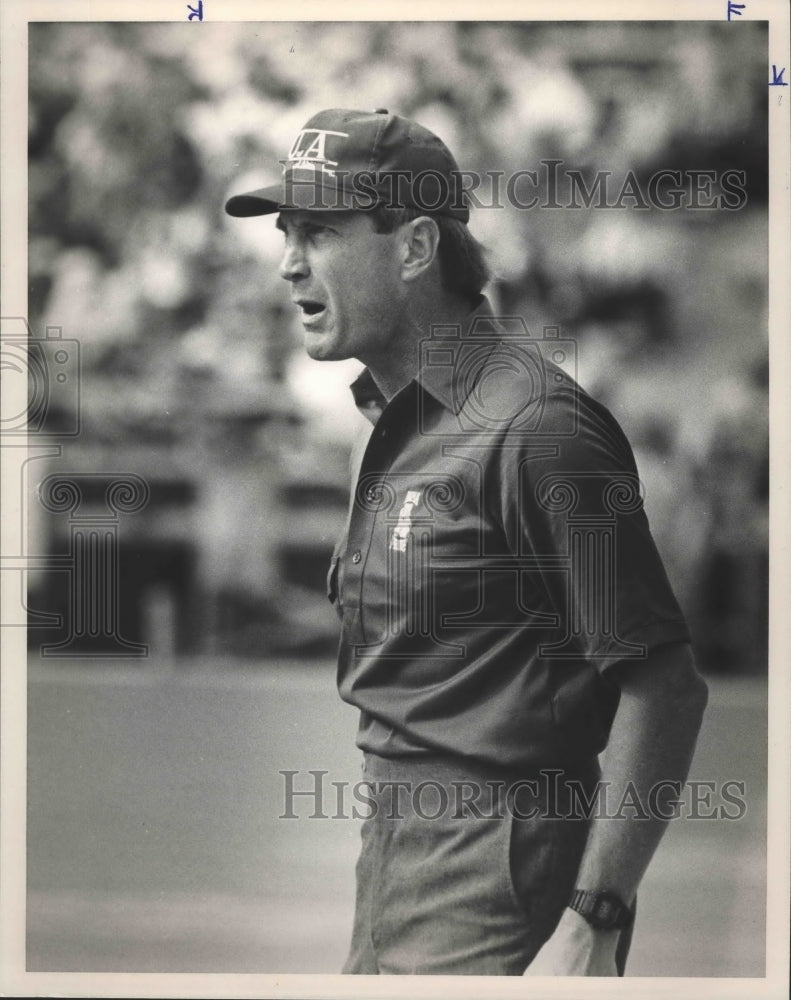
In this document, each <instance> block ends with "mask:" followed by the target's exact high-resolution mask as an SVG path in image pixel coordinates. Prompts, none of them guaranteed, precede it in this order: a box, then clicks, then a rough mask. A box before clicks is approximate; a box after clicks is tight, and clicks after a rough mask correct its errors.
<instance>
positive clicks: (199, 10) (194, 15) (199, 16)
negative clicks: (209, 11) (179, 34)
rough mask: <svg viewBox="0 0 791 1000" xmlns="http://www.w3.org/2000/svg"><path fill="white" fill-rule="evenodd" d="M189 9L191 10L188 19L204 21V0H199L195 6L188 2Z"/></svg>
mask: <svg viewBox="0 0 791 1000" xmlns="http://www.w3.org/2000/svg"><path fill="white" fill-rule="evenodd" d="M187 10H188V11H189V12H190V13H189V16H188V17H187V20H188V21H202V20H203V0H198V3H197V5H196V6H195V7H191V6H190V5H189V4H187Z"/></svg>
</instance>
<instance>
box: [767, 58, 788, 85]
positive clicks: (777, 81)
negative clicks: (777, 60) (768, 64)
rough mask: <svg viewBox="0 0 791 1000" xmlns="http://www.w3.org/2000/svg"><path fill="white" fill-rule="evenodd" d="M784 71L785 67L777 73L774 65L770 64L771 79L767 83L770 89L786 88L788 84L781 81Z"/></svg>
mask: <svg viewBox="0 0 791 1000" xmlns="http://www.w3.org/2000/svg"><path fill="white" fill-rule="evenodd" d="M785 71H786V68H785V66H783V68H782V69H781V70H780V71H779V72H778V70H777V66H775V64H774V63H772V79H771V80H770V81H769V86H770V87H787V86H788V84H787V83H786V81H785V80H784V79H783V73H785Z"/></svg>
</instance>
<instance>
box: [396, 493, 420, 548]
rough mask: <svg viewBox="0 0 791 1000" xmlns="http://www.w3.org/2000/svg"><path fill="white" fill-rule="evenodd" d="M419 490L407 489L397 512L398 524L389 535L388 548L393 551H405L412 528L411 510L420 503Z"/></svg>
mask: <svg viewBox="0 0 791 1000" xmlns="http://www.w3.org/2000/svg"><path fill="white" fill-rule="evenodd" d="M422 495H423V494H422V491H421V490H407V495H406V499H405V500H404V506H403V507H402V508H401V510H400V511H399V512H398V524H397V525H396V526H395V528H393V533H392V535H391V536H390V548H391V549H393V551H395V552H406V543H407V540H408V538H409V535H410V530H411V528H412V511H413V510H414V509H415V507H417V505H418V504H419V503H420V498H421V496H422Z"/></svg>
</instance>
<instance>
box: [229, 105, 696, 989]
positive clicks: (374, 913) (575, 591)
mask: <svg viewBox="0 0 791 1000" xmlns="http://www.w3.org/2000/svg"><path fill="white" fill-rule="evenodd" d="M462 180H463V178H462V176H461V175H460V173H459V171H458V168H457V166H456V163H455V161H454V159H453V157H452V156H451V154H450V152H449V151H448V150H447V148H446V147H445V146H444V144H443V143H442V142H441V141H440V140H439V139H438V138H437V137H436V136H434V135H433V134H432V133H430V132H429V131H427V130H426V129H424V128H422V127H421V126H420V125H418V124H417V123H415V122H411V121H409V120H407V119H404V118H402V117H399V116H397V115H392V114H389V113H388V112H387V111H386V110H383V109H379V110H377V111H374V112H370V113H367V112H360V111H342V110H329V111H323V112H320V113H319V114H317V115H315V116H314V117H313V118H312V119H311V120H310V121H309V122H308V123H307V124H306V126H305V128H304V129H303V130H302V131H301V132H300V134H299V136H298V137H297V140H296V141H295V143H294V145H293V147H292V149H291V151H290V153H289V156H288V159H287V160H286V161H285V164H284V173H283V181H282V184H281V185H275V186H273V187H272V188H265V189H262V190H260V191H256V192H252V193H250V194H248V195H240V196H236V197H234V198H231V199H230V201H229V202H228V204H227V206H226V208H227V211H228V212H229V213H230V214H231V215H237V216H249V215H265V214H270V213H278V219H277V225H278V227H279V228H280V229H281V230H282V231H283V233H284V238H285V251H284V256H283V260H282V264H281V270H280V273H281V275H282V277H283V278H284V279H285V280H286V281H287V282H288V283H289V285H290V287H291V295H292V298H293V300H294V303H295V304H296V306H297V308H298V309H299V310H300V317H301V320H302V325H303V328H304V330H305V344H306V349H307V352H308V354H309V355H310V356H311V357H312V358H315V359H317V360H339V359H344V358H350V357H354V358H357V359H359V360H360V361H361V362H362V363H363V364H364V365H365V366H366V367H365V370H364V371H363V373H362V375H361V376H360V377H359V378H358V379H357V380H356V382H355V383H354V385H353V386H352V390H353V392H354V395H355V400H356V402H357V404H358V406H359V408H360V409H361V411H362V412H363V413H364V414H365V415H366V417H367V418H368V420H369V422H370V423H371V425H372V427H371V429H370V431H369V432H368V433H367V434H366V436H365V439H364V440H362V441H361V442H360V444H359V447H357V448H356V449H355V454H354V456H353V463H354V466H355V469H354V478H353V483H352V499H351V504H350V510H349V516H348V521H347V525H346V530H345V531H344V534H343V537H342V539H341V540H340V541H339V544H338V545H337V547H336V549H335V553H334V556H333V559H332V564H331V567H330V574H329V578H328V585H329V586H328V590H329V596H330V599H331V600H332V601H333V602H334V603H335V604H336V606H337V609H338V612H339V615H340V617H341V622H342V627H341V629H342V630H341V643H340V652H339V662H338V685H339V690H340V694H341V697H343V698H344V699H345V700H347V701H349V702H350V703H352V704H354V705H356V706H358V707H359V708H360V729H359V734H358V745H359V746H360V747H361V748H362V750H363V751H364V765H363V768H364V772H365V775H366V779H367V782H368V783H369V788H370V792H371V794H370V797H369V800H368V801H369V803H370V805H371V811H370V815H369V816H368V818H367V819H366V820H365V822H364V824H363V831H362V850H361V854H360V859H359V862H358V865H357V902H356V910H355V924H354V930H353V939H352V945H351V950H350V954H349V957H348V959H347V963H346V966H345V970H344V971H346V972H350V973H362V974H376V973H414V974H424V973H445V974H478V975H487V974H488V975H491V974H506V975H519V974H522V973H524V972H525V971H526V970H527V971H529V973H530V974H547V975H616V974H623V966H624V960H625V955H626V951H627V950H628V946H629V938H630V935H631V927H632V921H633V918H634V905H635V896H636V892H637V888H638V884H639V882H640V879H641V877H642V875H643V873H644V871H645V869H646V866H647V865H648V862H649V860H650V858H651V856H652V855H653V853H654V850H655V848H656V846H657V844H658V842H659V839H660V837H661V835H662V833H663V831H664V828H665V826H666V821H667V819H668V818H670V816H671V815H672V802H671V801H669V799H677V798H678V796H679V795H680V792H681V785H682V783H683V781H684V780H685V778H686V774H687V771H688V767H689V764H690V760H691V757H692V753H693V750H694V745H695V741H696V738H697V733H698V729H699V726H700V722H701V717H702V713H703V710H704V707H705V702H706V687H705V685H704V683H703V681H702V680H701V679H700V677H699V676H698V674H697V673H696V671H695V667H694V665H693V660H692V655H691V652H690V647H689V635H688V631H687V627H686V625H685V623H684V621H683V618H682V615H681V612H680V611H679V609H678V606H677V604H676V602H675V599H674V597H673V594H672V593H671V590H670V587H669V585H668V582H667V579H666V577H665V573H664V570H663V568H662V565H661V561H660V559H659V556H658V554H657V552H656V549H655V547H654V544H653V541H652V539H651V536H650V533H649V530H648V524H647V520H646V518H645V515H644V512H643V510H642V506H641V502H640V495H639V489H638V485H639V484H638V481H637V477H636V471H635V468H634V461H633V458H632V454H631V450H630V448H629V445H628V443H627V442H626V439H625V438H624V436H623V433H622V432H621V430H620V428H619V427H618V425H617V424H616V423H615V421H614V420H613V418H612V417H611V416H610V414H609V413H608V412H607V411H606V410H605V409H604V408H603V407H601V406H599V405H598V404H597V403H595V402H594V401H593V400H592V399H590V397H588V396H587V395H586V394H585V393H584V392H583V391H582V390H581V389H580V388H579V386H577V385H576V383H575V382H574V381H573V380H572V379H571V378H570V377H569V376H568V375H566V374H565V373H564V372H563V370H562V369H561V368H560V367H559V366H558V364H556V362H558V361H562V358H563V355H564V353H566V354H567V353H568V352H569V351H570V350H571V349H572V348H571V346H569V345H568V344H566V342H564V341H561V340H559V339H558V338H557V337H555V336H553V331H551V330H550V331H547V334H548V335H547V337H545V338H542V339H537V338H535V337H530V336H529V335H528V333H527V331H526V330H525V329H524V324H522V323H521V321H520V320H519V319H518V318H513V317H510V318H503V317H501V318H499V319H498V318H495V317H493V316H492V315H491V310H490V308H489V306H488V303H487V301H486V299H485V298H483V297H482V295H481V290H482V288H483V285H484V283H485V281H486V278H487V274H486V267H485V265H484V263H483V257H482V254H481V249H480V247H479V245H478V244H477V243H476V242H475V240H474V239H473V238H472V237H471V236H470V234H469V232H468V230H467V222H468V218H469V210H468V207H467V204H466V200H465V196H464V192H463V190H462ZM602 751H603V753H602ZM600 753H601V754H602V756H601V763H599V760H598V755H599V754H600ZM600 768H601V770H600ZM600 779H601V780H600ZM602 789H603V790H604V791H605V792H606V793H607V802H609V803H611V805H610V807H609V809H608V808H605V809H603V810H602V809H600V808H598V807H596V808H594V807H592V806H591V803H592V802H594V801H598V799H597V796H598V795H599V793H600V792H601V791H602ZM660 789H661V791H662V792H663V793H664V797H663V798H662V799H661V801H660V798H659V797H658V790H660ZM580 803H583V806H584V807H583V808H580ZM612 803H615V810H614V815H613V807H612ZM624 803H628V805H629V808H626V807H625V806H624ZM646 803H648V804H649V805H650V809H649V808H648V807H647V806H646ZM668 972H669V973H671V972H672V970H668Z"/></svg>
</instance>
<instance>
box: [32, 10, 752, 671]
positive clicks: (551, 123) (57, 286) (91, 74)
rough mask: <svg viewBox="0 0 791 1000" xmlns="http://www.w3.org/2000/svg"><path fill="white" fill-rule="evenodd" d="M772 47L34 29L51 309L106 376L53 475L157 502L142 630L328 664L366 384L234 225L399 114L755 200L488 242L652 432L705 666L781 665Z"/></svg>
mask: <svg viewBox="0 0 791 1000" xmlns="http://www.w3.org/2000/svg"><path fill="white" fill-rule="evenodd" d="M766 45H767V36H766V27H765V25H762V24H761V23H760V22H744V23H738V24H728V23H727V22H683V23H682V22H679V23H670V22H656V23H651V24H639V23H636V22H635V23H627V24H620V23H615V22H612V23H610V22H602V23H592V22H591V23H567V24H556V23H551V22H545V23H527V22H525V23H522V22H507V23H487V22H480V23H479V22H465V23H452V22H448V23H435V22H403V23H398V24H390V23H387V22H377V23H368V22H349V23H317V22H301V23H296V24H289V23H250V24H231V23H226V24H210V23H202V24H197V23H190V24H187V23H184V24H164V23H162V24H143V23H141V24H110V23H107V24H79V23H72V24H54V23H53V24H45V23H39V24H31V25H30V46H29V59H30V77H29V80H30V111H29V123H30V124H29V129H30V136H29V142H30V148H29V164H30V169H29V209H30V215H29V219H30V222H29V262H28V263H29V282H30V302H29V319H30V324H31V327H32V328H33V330H34V332H37V333H41V332H43V331H44V330H45V329H46V327H48V326H56V327H60V328H61V329H62V331H63V336H64V337H70V338H74V339H76V340H78V341H79V344H80V355H81V370H80V388H81V396H80V407H81V418H82V423H81V428H82V430H81V434H80V436H79V437H78V438H77V439H75V440H72V441H69V443H68V445H67V447H65V448H64V453H63V456H62V458H61V459H60V460H58V461H59V462H60V463H61V464H60V465H59V466H57V468H59V469H60V470H74V469H82V470H94V471H97V472H107V473H108V474H109V473H114V472H119V471H134V472H137V473H138V474H140V475H142V476H143V477H144V478H145V479H146V480H147V481H148V482H150V483H151V487H152V489H151V500H150V503H149V505H148V507H147V508H146V510H145V511H143V512H141V513H140V514H138V515H135V518H132V517H130V518H128V519H127V521H125V522H124V523H123V525H122V526H121V529H120V530H121V549H122V552H121V557H122V560H123V581H124V582H125V585H126V587H127V592H126V597H125V608H126V610H125V618H124V628H126V629H127V631H128V632H130V633H133V634H134V636H136V637H140V638H142V639H143V640H145V641H148V642H150V643H151V644H152V646H153V647H154V649H155V651H156V650H159V651H160V652H175V653H193V654H195V653H208V654H213V653H214V654H216V653H218V652H228V653H232V654H238V655H244V656H258V655H275V654H278V655H279V654H283V653H289V652H295V653H300V654H304V653H306V652H309V651H316V652H325V651H327V650H329V649H331V648H332V645H333V642H334V630H335V622H334V618H333V617H332V616H331V613H330V611H329V609H328V608H327V607H325V605H326V601H325V600H324V596H323V581H324V574H325V571H326V570H325V562H326V559H327V555H328V552H329V550H330V549H331V547H332V543H333V540H334V534H335V532H336V531H337V530H338V528H339V526H340V524H341V521H342V517H343V508H344V502H345V500H344V490H345V488H346V459H347V455H348V448H349V441H350V436H351V434H352V433H353V429H354V426H355V415H354V413H353V409H352V406H351V401H350V399H347V396H348V393H347V391H346V383H348V382H349V381H351V378H352V377H353V375H354V365H352V366H351V367H350V366H348V365H345V364H341V365H338V366H334V365H330V366H327V367H326V368H325V369H324V370H320V369H321V366H319V365H316V364H315V363H313V362H309V361H306V359H305V358H304V357H303V356H302V354H301V352H300V337H299V330H298V327H297V324H296V322H295V318H294V317H293V316H292V313H291V310H290V306H289V301H288V295H287V290H286V289H285V287H280V286H281V285H284V283H283V282H282V281H281V280H280V279H279V277H278V275H277V269H276V263H277V261H278V259H279V254H280V249H281V237H280V234H278V233H277V232H276V231H275V230H274V227H273V225H272V222H271V220H260V219H251V220H230V219H228V218H227V217H226V216H224V214H223V203H224V201H225V200H226V198H227V197H228V195H229V194H231V193H236V192H237V191H239V190H246V189H249V188H250V187H254V186H257V185H258V183H259V182H260V183H264V182H266V181H267V180H269V179H271V178H273V177H276V176H277V174H278V172H279V165H278V161H279V160H280V159H282V158H283V157H284V155H285V153H286V151H287V150H288V148H289V147H290V144H291V142H292V141H293V138H294V136H295V135H296V133H297V132H298V131H299V129H300V128H301V127H302V125H303V124H304V122H305V121H306V120H307V119H308V118H309V117H310V116H311V115H312V114H313V113H315V112H316V111H317V110H319V109H320V108H322V107H349V106H351V107H370V108H373V107H387V108H389V109H390V110H391V111H396V112H399V113H403V114H406V115H408V116H411V117H414V118H416V119H417V120H418V121H420V122H422V123H423V124H425V125H426V126H428V127H429V128H431V129H433V130H434V131H436V132H437V133H438V134H439V135H440V136H442V138H443V139H444V140H445V141H446V142H447V144H448V145H449V146H450V147H451V149H452V150H453V151H454V153H455V154H456V158H457V160H458V161H459V163H460V165H461V166H462V167H464V168H465V169H469V170H478V171H493V170H498V171H503V172H504V173H505V175H510V174H512V173H514V172H515V171H518V170H525V169H537V165H538V164H539V163H540V162H541V161H546V160H550V159H556V160H561V161H562V162H563V164H564V169H571V170H580V171H583V172H584V173H585V176H586V177H593V176H595V175H596V172H597V171H608V172H610V174H611V176H612V178H613V179H614V182H615V188H616V190H617V189H618V188H619V187H620V181H621V179H622V178H624V177H625V176H626V174H627V172H628V171H632V172H633V174H634V176H635V178H636V179H637V181H638V182H640V183H641V184H642V183H645V182H647V180H648V179H649V178H650V177H651V176H652V175H654V174H655V173H656V172H657V171H659V170H680V171H694V170H705V171H713V172H715V175H721V174H722V173H723V172H724V171H737V172H740V174H739V176H743V178H744V183H743V189H744V192H745V198H744V202H743V204H741V205H740V206H739V207H738V209H736V210H730V209H724V208H719V209H716V210H710V209H709V210H707V209H690V208H681V209H678V210H673V211H670V210H662V209H658V208H655V207H651V208H647V209H645V208H638V207H634V206H632V205H630V204H629V203H627V204H626V205H624V206H622V207H620V208H596V207H591V208H583V207H578V208H573V209H565V210H557V209H543V210H519V209H518V208H515V207H513V206H511V207H510V208H509V207H503V208H500V209H486V208H479V209H477V210H475V211H474V212H473V219H472V222H471V228H472V229H473V231H474V232H475V234H476V235H477V236H478V237H479V239H481V240H482V241H483V243H484V244H485V245H486V246H487V247H488V249H489V252H490V256H491V263H492V267H493V272H494V276H495V277H494V281H493V282H492V287H491V291H490V294H491V298H492V301H493V303H494V306H495V309H496V310H500V311H502V312H503V313H507V314H516V313H518V314H519V315H521V316H523V317H524V318H525V320H526V321H527V324H528V326H529V328H530V330H531V332H534V333H536V335H539V336H540V334H541V330H542V328H543V327H544V326H547V325H550V326H559V327H560V328H561V331H562V336H564V337H567V338H573V339H574V341H575V342H576V348H577V351H576V353H577V357H576V366H577V377H578V379H579V381H580V382H581V383H582V385H583V386H584V387H585V388H586V389H588V390H589V391H590V392H591V393H593V394H594V395H595V396H596V397H597V398H599V399H600V400H601V401H602V402H603V403H605V405H607V406H609V407H610V408H611V409H612V411H613V412H614V414H615V415H616V417H617V418H618V419H619V420H620V422H621V423H622V425H623V427H624V429H625V430H626V432H627V436H628V437H629V438H630V440H631V441H632V444H633V446H634V449H635V454H636V458H637V461H638V468H639V471H640V475H641V478H642V480H643V482H644V484H645V491H646V507H647V509H648V513H649V517H650V520H651V523H652V526H653V529H654V532H655V536H656V538H657V542H658V544H659V547H660V550H661V552H662V554H663V556H664V558H665V561H666V564H667V568H668V573H669V575H670V577H671V580H672V582H673V584H674V586H675V588H676V590H677V592H678V596H679V598H680V601H681V603H682V606H683V607H684V608H685V610H686V612H687V614H688V617H689V618H690V621H691V623H692V627H693V632H694V634H695V639H696V646H697V649H698V654H699V657H700V659H701V663H702V665H703V667H704V669H706V670H708V671H712V672H714V671H719V672H760V671H762V670H764V669H765V666H766V627H767V590H768V584H767V573H768V558H767V541H768V529H767V508H768V340H767V288H766V282H767V214H768V195H767V187H768V182H767V125H766V80H765V76H766ZM48 419H49V420H50V421H51V423H52V426H53V427H57V421H58V419H59V416H58V413H57V412H56V410H55V408H54V407H53V409H52V412H50V414H49V415H48ZM34 523H35V524H36V531H37V532H38V537H37V540H36V545H37V546H38V549H39V551H41V552H47V551H49V550H50V549H51V548H52V547H53V546H56V547H57V546H58V545H61V546H62V545H63V544H65V543H64V539H65V537H66V535H67V533H68V526H67V525H66V524H65V521H64V519H63V518H62V517H61V518H60V519H58V518H57V517H55V516H53V517H52V518H51V519H49V520H47V519H45V518H44V517H43V516H40V517H38V518H36V519H34ZM63 580H64V576H63V574H60V575H58V574H49V575H48V574H47V573H46V572H45V571H40V572H38V573H34V574H32V575H31V601H32V604H33V605H36V604H38V605H39V606H41V607H42V608H43V609H50V608H57V607H59V606H65V603H64V602H66V600H67V598H66V596H65V595H64V593H63V586H64V584H63ZM122 597H123V595H122ZM34 637H35V638H36V640H40V639H41V638H42V631H41V630H37V631H36V632H35V633H34ZM128 637H131V635H130V636H128Z"/></svg>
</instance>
